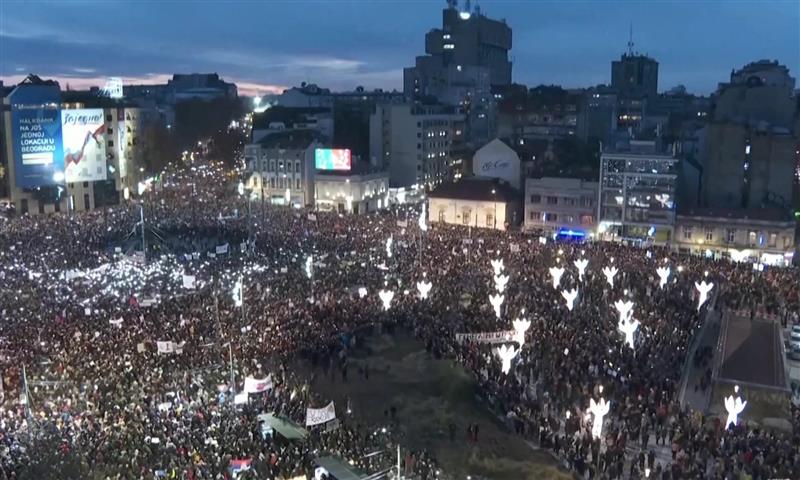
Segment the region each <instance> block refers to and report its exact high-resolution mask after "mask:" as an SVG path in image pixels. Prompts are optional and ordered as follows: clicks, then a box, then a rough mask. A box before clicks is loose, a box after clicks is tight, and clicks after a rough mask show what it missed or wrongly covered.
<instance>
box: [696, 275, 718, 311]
mask: <svg viewBox="0 0 800 480" xmlns="http://www.w3.org/2000/svg"><path fill="white" fill-rule="evenodd" d="M694 288H696V289H697V291H698V292H699V293H700V297H699V298H698V299H697V309H698V310H700V307H702V306H703V304H704V303H706V300H708V292H710V291H711V289H712V288H714V284H713V283H706V281H705V280H703V282H702V283H697V282H694Z"/></svg>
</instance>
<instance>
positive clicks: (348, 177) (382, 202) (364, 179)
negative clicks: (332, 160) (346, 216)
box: [314, 172, 389, 214]
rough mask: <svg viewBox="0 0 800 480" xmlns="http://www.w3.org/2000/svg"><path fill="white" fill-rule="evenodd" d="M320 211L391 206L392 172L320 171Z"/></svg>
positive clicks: (364, 210)
mask: <svg viewBox="0 0 800 480" xmlns="http://www.w3.org/2000/svg"><path fill="white" fill-rule="evenodd" d="M314 190H315V195H314V198H315V199H314V203H315V206H316V208H317V210H324V211H336V212H339V213H353V214H361V213H368V212H374V211H377V210H379V209H381V208H384V207H387V206H388V200H387V198H388V192H389V175H388V174H387V173H385V172H365V173H352V172H347V173H344V172H317V173H316V175H315V182H314Z"/></svg>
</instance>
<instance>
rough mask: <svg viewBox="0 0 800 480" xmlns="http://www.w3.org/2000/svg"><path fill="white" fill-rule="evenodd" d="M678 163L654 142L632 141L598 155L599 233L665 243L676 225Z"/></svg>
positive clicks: (610, 236) (670, 238)
mask: <svg viewBox="0 0 800 480" xmlns="http://www.w3.org/2000/svg"><path fill="white" fill-rule="evenodd" d="M677 163H678V160H677V159H676V158H675V157H674V156H672V155H670V154H665V153H661V151H660V150H659V149H657V148H656V144H655V143H654V142H646V141H631V142H630V143H629V144H628V145H619V146H618V147H617V148H615V149H614V150H609V151H606V152H603V154H602V155H601V157H600V178H599V184H600V185H599V191H598V204H597V219H598V234H599V235H600V238H601V239H605V240H622V239H626V240H638V241H648V242H654V243H658V244H667V243H669V242H670V241H671V240H672V237H673V231H674V226H675V191H676V183H677Z"/></svg>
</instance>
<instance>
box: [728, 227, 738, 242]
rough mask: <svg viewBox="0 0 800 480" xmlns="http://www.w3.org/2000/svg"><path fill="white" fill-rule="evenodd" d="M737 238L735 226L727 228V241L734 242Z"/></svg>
mask: <svg viewBox="0 0 800 480" xmlns="http://www.w3.org/2000/svg"><path fill="white" fill-rule="evenodd" d="M735 239H736V230H735V229H733V228H726V229H725V241H726V242H727V243H733V242H734V240H735Z"/></svg>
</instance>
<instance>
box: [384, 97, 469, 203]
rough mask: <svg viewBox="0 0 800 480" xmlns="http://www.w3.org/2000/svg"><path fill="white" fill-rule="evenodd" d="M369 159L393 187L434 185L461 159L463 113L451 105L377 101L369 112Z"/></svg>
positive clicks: (448, 173)
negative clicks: (456, 154)
mask: <svg viewBox="0 0 800 480" xmlns="http://www.w3.org/2000/svg"><path fill="white" fill-rule="evenodd" d="M369 123H370V128H369V133H370V163H371V164H372V165H373V166H374V167H376V168H378V169H381V170H386V171H387V172H389V182H390V183H391V186H392V187H409V186H412V185H423V186H424V187H425V188H428V189H430V188H433V187H434V186H435V185H437V184H439V183H442V182H445V181H449V180H451V179H452V178H453V172H454V169H455V168H456V167H458V166H459V165H460V164H461V163H462V162H463V159H460V158H454V157H453V152H454V151H455V150H456V147H457V146H458V144H459V143H460V142H463V137H464V116H463V115H462V114H461V113H458V111H457V110H456V109H455V108H453V107H445V106H421V105H411V104H407V103H406V104H395V103H390V104H379V105H376V107H375V111H374V113H373V114H372V115H371V116H370V122H369Z"/></svg>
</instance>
